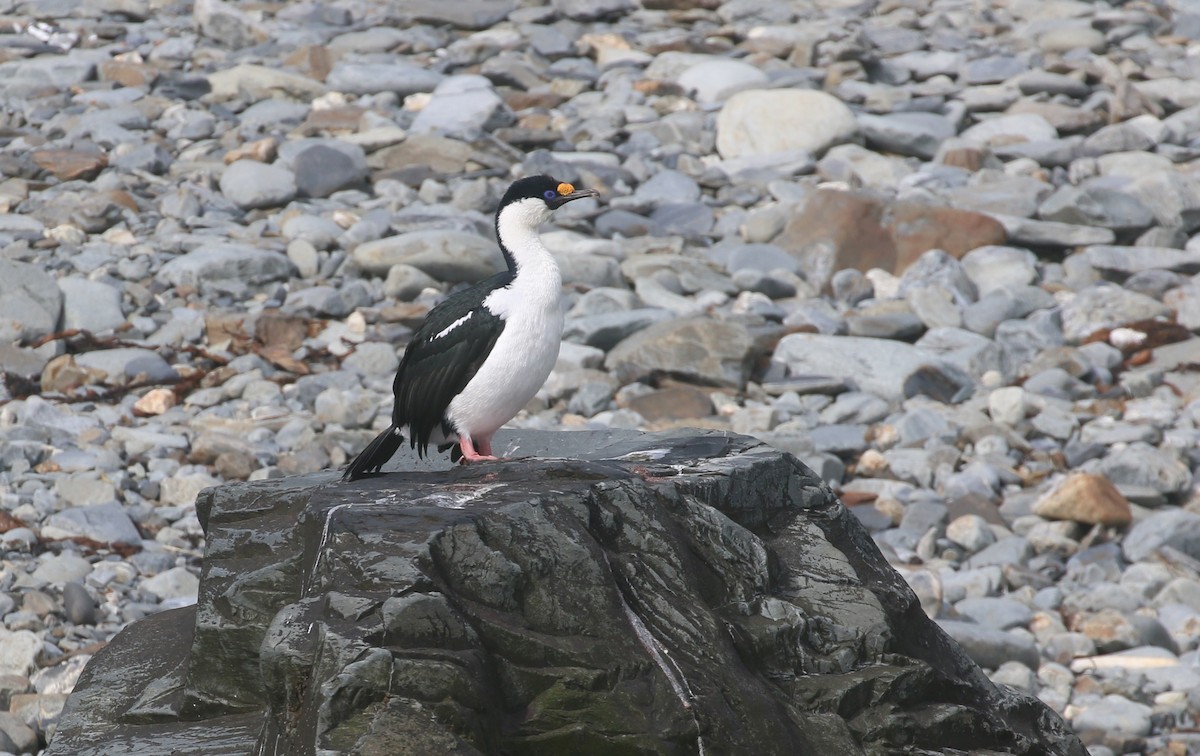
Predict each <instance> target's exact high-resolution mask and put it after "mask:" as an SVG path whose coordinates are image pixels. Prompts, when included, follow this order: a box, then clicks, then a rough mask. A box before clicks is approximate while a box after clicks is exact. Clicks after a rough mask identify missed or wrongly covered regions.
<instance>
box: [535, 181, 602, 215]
mask: <svg viewBox="0 0 1200 756" xmlns="http://www.w3.org/2000/svg"><path fill="white" fill-rule="evenodd" d="M599 196H600V192H598V191H596V190H595V189H576V188H575V187H573V186H571V185H570V184H567V183H562V184H559V185H558V197H556V198H555V199H553V200H551V201H550V202H549V203H547V204H549V205H550V207H551V208H553V209H556V210H557V209H558V208H560V207H562V206H563V205H565V204H567V203H568V202H571V201H573V200H577V199H583V198H584V197H599Z"/></svg>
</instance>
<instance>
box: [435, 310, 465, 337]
mask: <svg viewBox="0 0 1200 756" xmlns="http://www.w3.org/2000/svg"><path fill="white" fill-rule="evenodd" d="M474 314H475V313H474V312H468V313H467V314H466V315H463V316H462V317H461V318H459V319H458V320H456V321H454V322H453V323H451V324H450V325H448V326H446V327H445V328H443V329H442V330H441V331H438V332H437V333H435V334H434V335H433V338H432V339H430V341H437V340H438V339H440V338H442V337H443V336H445V335H446V334H448V333H450V332H451V331H453V330H454V329H455V328H458V327H459V326H460V325H462V324H463V323H466V322H467V321H468V320H470V319H471V316H472V315H474Z"/></svg>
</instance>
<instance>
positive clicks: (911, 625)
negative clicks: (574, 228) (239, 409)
mask: <svg viewBox="0 0 1200 756" xmlns="http://www.w3.org/2000/svg"><path fill="white" fill-rule="evenodd" d="M498 448H499V449H500V450H501V453H502V454H504V455H505V456H509V457H515V458H517V459H515V460H511V461H507V462H499V463H488V464H481V465H476V466H470V467H458V468H453V469H445V467H446V465H445V463H443V462H440V461H433V462H431V461H428V460H426V461H423V462H421V461H418V460H416V458H415V457H410V458H402V459H398V461H397V462H395V463H393V464H394V465H396V466H398V467H399V468H400V469H399V470H398V471H395V472H390V473H388V474H384V475H380V476H377V477H373V478H369V479H365V480H361V481H358V482H355V483H350V484H344V483H341V482H340V481H339V480H338V479H337V476H336V474H334V473H332V472H329V473H320V474H316V475H310V476H304V477H296V478H285V479H277V480H271V481H265V482H258V483H250V484H236V485H226V486H222V487H220V488H214V489H208V490H207V491H205V492H204V493H202V494H201V496H200V498H199V500H198V510H199V513H200V515H201V520H202V523H203V524H204V527H205V531H206V533H207V536H208V548H207V551H206V554H205V560H204V572H203V577H202V582H201V587H200V598H199V603H198V605H197V606H195V607H190V608H187V609H180V610H174V611H171V612H164V613H163V614H160V615H156V616H154V617H151V618H149V619H146V620H143V621H141V622H138V623H135V624H134V625H132V626H130V627H129V628H128V629H126V630H125V631H124V632H122V633H121V634H120V635H118V636H117V638H115V639H114V640H113V642H112V643H111V644H110V645H109V646H108V648H107V649H105V650H104V651H103V652H101V653H99V654H97V655H96V656H95V657H94V659H93V661H92V662H91V663H90V664H89V665H88V667H87V669H86V670H85V671H84V673H83V676H82V677H81V679H80V682H79V685H78V686H77V688H76V690H75V692H74V693H73V694H72V696H71V699H70V701H69V702H68V703H67V708H66V710H65V712H64V714H63V717H62V720H61V722H60V724H59V727H58V734H57V737H56V739H55V741H54V743H53V744H52V745H51V747H50V748H49V750H48V751H47V753H48V754H54V755H58V756H66V754H72V755H75V756H78V755H80V754H85V755H86V754H102V753H112V752H114V749H117V748H119V749H120V750H121V751H123V752H131V753H137V754H160V753H161V754H167V753H200V752H203V753H221V754H226V753H228V754H251V753H254V754H284V753H287V754H292V753H296V754H305V753H307V754H313V753H318V752H319V753H354V754H367V753H387V754H432V753H458V754H471V753H476V754H482V753H496V754H564V753H581V754H582V753H603V754H697V753H710V754H721V753H754V754H756V755H758V756H766V755H767V754H797V753H813V754H826V753H828V754H832V753H837V754H854V753H865V754H876V753H878V754H882V753H941V752H944V749H963V750H970V749H986V750H989V751H1003V752H1007V753H1023V754H1035V753H1036V754H1060V753H1061V754H1084V753H1085V751H1084V749H1083V747H1082V746H1081V745H1080V743H1079V741H1078V740H1076V739H1075V737H1074V736H1073V735H1072V734H1071V733H1070V732H1069V730H1068V729H1067V727H1066V726H1065V725H1064V724H1063V722H1062V720H1061V719H1059V717H1058V716H1057V715H1055V714H1054V713H1053V712H1052V711H1051V710H1050V709H1048V708H1047V707H1045V706H1044V705H1042V704H1041V703H1040V702H1039V701H1037V700H1036V699H1034V698H1032V697H1029V696H1026V695H1023V694H1019V693H1016V692H1015V691H1013V690H1011V689H999V688H997V687H996V686H994V685H993V684H992V683H991V682H990V681H989V680H988V679H987V678H986V676H985V675H984V674H983V672H982V670H980V668H979V667H977V666H976V665H975V664H974V663H973V662H972V661H970V659H969V658H968V657H967V655H966V654H965V653H964V652H963V650H962V649H961V648H960V647H959V646H958V645H957V644H956V643H955V642H954V641H952V640H950V638H949V637H948V636H947V635H946V634H945V633H944V632H942V631H941V630H940V629H939V628H938V627H937V625H935V624H934V623H933V622H931V621H930V620H929V619H927V618H926V616H925V615H924V613H923V612H922V611H921V608H920V606H919V604H918V601H917V598H916V596H915V595H914V594H913V593H912V591H911V590H910V589H909V588H908V586H907V584H906V583H905V582H904V581H903V579H902V578H901V577H900V576H899V575H898V574H897V573H896V572H895V571H894V570H892V569H891V567H889V566H888V565H887V563H886V562H885V561H884V559H883V558H882V556H881V555H880V553H879V551H878V549H877V548H876V547H875V545H874V543H873V542H872V540H871V539H870V537H869V536H868V534H867V533H866V531H865V530H863V528H862V527H861V526H860V525H859V524H858V521H857V520H856V519H855V518H854V517H853V516H852V515H850V514H849V513H848V512H847V510H846V509H845V508H844V507H843V506H842V505H841V504H840V502H838V500H837V499H836V497H835V496H834V495H833V493H832V492H831V491H830V490H829V489H828V488H826V487H825V486H824V484H822V483H821V482H820V480H819V479H818V478H817V477H816V476H815V475H814V474H813V473H812V471H810V470H809V469H808V468H806V467H805V466H804V465H802V464H801V463H800V462H798V461H797V460H796V459H795V458H794V457H792V456H790V455H787V454H784V453H781V452H778V451H775V450H773V449H771V448H769V447H766V446H764V445H762V444H761V443H759V442H758V441H756V440H754V439H751V438H748V437H745V436H737V435H731V434H726V433H718V432H698V431H689V432H673V433H662V434H643V433H636V432H632V431H615V432H614V431H605V432H579V433H550V432H528V431H526V432H515V433H509V434H507V435H503V434H502V435H501V436H500V437H499V438H498ZM201 733H207V738H208V739H207V740H204V741H203V742H204V746H203V747H202V748H201V747H198V742H199V741H197V738H198V737H201Z"/></svg>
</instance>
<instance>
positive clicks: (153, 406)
mask: <svg viewBox="0 0 1200 756" xmlns="http://www.w3.org/2000/svg"><path fill="white" fill-rule="evenodd" d="M174 406H175V392H174V391H172V390H171V389H168V388H156V389H151V390H150V391H147V392H146V393H145V395H144V396H142V397H141V398H140V399H138V400H137V401H136V402H134V403H133V413H134V414H135V415H140V416H142V417H151V416H154V415H161V414H162V413H164V412H166V411H167V410H169V409H171V408H172V407H174Z"/></svg>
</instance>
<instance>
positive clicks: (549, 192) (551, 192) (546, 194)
mask: <svg viewBox="0 0 1200 756" xmlns="http://www.w3.org/2000/svg"><path fill="white" fill-rule="evenodd" d="M542 196H543V197H545V198H546V199H548V200H552V199H554V198H555V197H557V196H558V192H556V191H554V190H553V189H547V190H546V191H545V192H543V193H542Z"/></svg>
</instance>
